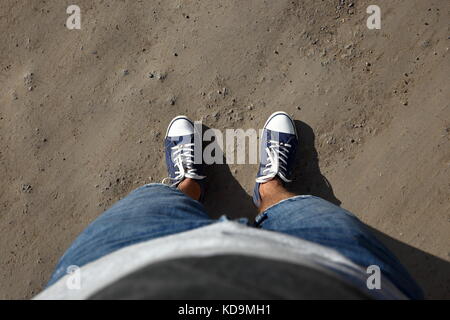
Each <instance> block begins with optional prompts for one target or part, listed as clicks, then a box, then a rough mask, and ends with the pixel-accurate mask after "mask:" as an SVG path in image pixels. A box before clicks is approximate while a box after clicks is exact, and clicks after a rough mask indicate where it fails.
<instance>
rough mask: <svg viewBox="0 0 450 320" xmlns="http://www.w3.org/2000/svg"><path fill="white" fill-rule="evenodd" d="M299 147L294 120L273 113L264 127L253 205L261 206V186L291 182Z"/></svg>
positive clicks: (284, 114) (282, 114)
mask: <svg viewBox="0 0 450 320" xmlns="http://www.w3.org/2000/svg"><path fill="white" fill-rule="evenodd" d="M297 147H298V136H297V131H296V129H295V123H294V120H292V118H291V117H290V116H289V115H288V114H287V113H286V112H282V111H278V112H275V113H273V114H272V115H271V116H270V117H269V119H268V120H267V121H266V124H265V125H264V128H263V131H262V135H261V143H260V160H259V170H258V174H257V175H256V183H255V188H254V190H253V203H254V204H255V205H256V206H257V207H259V206H260V205H261V195H260V194H259V186H260V185H261V184H262V183H266V182H268V181H270V180H272V179H274V178H279V179H280V180H281V181H282V182H284V183H289V182H291V181H292V180H291V176H292V171H293V168H294V164H295V154H296V152H297Z"/></svg>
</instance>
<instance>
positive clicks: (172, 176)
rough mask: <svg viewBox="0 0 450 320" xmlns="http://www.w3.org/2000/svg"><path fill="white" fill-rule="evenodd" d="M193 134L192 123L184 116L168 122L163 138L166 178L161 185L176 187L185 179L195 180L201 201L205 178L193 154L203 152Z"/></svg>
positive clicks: (199, 140) (201, 166)
mask: <svg viewBox="0 0 450 320" xmlns="http://www.w3.org/2000/svg"><path fill="white" fill-rule="evenodd" d="M195 134H196V133H195V127H194V123H193V122H192V121H191V120H189V119H188V118H187V117H186V116H178V117H175V118H174V119H173V120H172V121H171V122H170V124H169V127H168V128H167V132H166V136H165V138H164V149H165V153H166V164H167V171H168V177H167V178H165V179H164V180H163V183H168V184H169V185H171V186H173V187H176V186H178V185H179V184H180V183H181V182H182V181H183V180H184V179H185V178H191V179H194V180H197V182H198V183H199V185H200V188H201V190H202V192H201V193H202V194H201V196H200V199H203V194H204V184H203V180H204V179H205V178H206V176H204V175H203V165H202V164H196V163H195V161H194V160H195V158H194V152H196V151H197V150H199V151H200V152H203V151H202V146H201V143H202V142H201V139H194V137H195ZM195 143H200V146H195Z"/></svg>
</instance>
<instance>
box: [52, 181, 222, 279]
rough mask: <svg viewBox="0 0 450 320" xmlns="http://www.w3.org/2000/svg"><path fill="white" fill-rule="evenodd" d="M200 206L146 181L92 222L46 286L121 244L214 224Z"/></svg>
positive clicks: (172, 190) (67, 252)
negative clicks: (72, 267)
mask: <svg viewBox="0 0 450 320" xmlns="http://www.w3.org/2000/svg"><path fill="white" fill-rule="evenodd" d="M214 221H215V220H212V219H210V218H209V217H208V214H207V213H206V211H205V209H204V207H203V205H202V204H201V203H200V202H198V201H195V200H193V199H191V198H189V197H187V196H186V195H184V194H183V193H182V192H181V191H179V190H178V189H175V188H171V187H169V186H166V185H162V184H149V185H145V186H143V187H140V188H138V189H136V190H134V191H133V192H131V193H130V194H129V195H128V196H127V197H126V198H124V199H122V200H120V201H118V202H117V203H116V204H115V205H114V206H112V207H111V208H110V209H108V210H107V211H105V212H104V213H103V214H102V215H101V216H100V217H99V218H97V219H96V220H95V221H93V222H92V223H91V224H90V225H89V226H88V227H87V228H86V229H85V230H84V231H83V232H82V233H81V234H80V235H79V236H78V238H77V239H76V240H75V241H74V242H73V244H72V245H71V246H70V248H69V249H68V250H67V251H66V253H65V254H64V255H63V256H62V258H61V259H60V261H59V263H58V265H57V267H56V270H55V272H54V273H53V275H52V277H51V279H50V281H49V283H48V285H47V286H50V285H52V284H53V283H55V282H56V281H58V280H59V279H60V278H61V277H63V276H64V275H65V274H66V270H67V267H69V266H70V265H76V266H78V267H81V266H83V265H85V264H87V263H89V262H92V261H94V260H96V259H98V258H101V257H102V256H105V255H107V254H109V253H111V252H113V251H116V250H118V249H121V248H123V247H126V246H129V245H132V244H135V243H138V242H142V241H146V240H151V239H154V238H158V237H162V236H167V235H171V234H175V233H179V232H183V231H188V230H192V229H195V228H199V227H203V226H206V225H208V224H211V223H213V222H214Z"/></svg>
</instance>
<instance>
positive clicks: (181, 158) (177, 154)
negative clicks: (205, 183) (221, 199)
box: [162, 143, 205, 186]
mask: <svg viewBox="0 0 450 320" xmlns="http://www.w3.org/2000/svg"><path fill="white" fill-rule="evenodd" d="M193 148H194V144H193V143H186V144H179V145H177V146H175V147H172V150H173V152H172V161H173V162H174V166H175V168H176V169H178V170H176V171H175V174H176V176H175V177H173V178H171V177H167V178H164V179H163V181H162V183H167V182H169V183H170V184H171V185H172V186H176V185H177V184H178V183H180V182H181V181H182V180H183V179H184V178H191V179H196V180H200V179H203V178H205V176H200V175H198V174H197V172H196V170H197V169H195V168H194V149H193Z"/></svg>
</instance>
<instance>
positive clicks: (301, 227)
mask: <svg viewBox="0 0 450 320" xmlns="http://www.w3.org/2000/svg"><path fill="white" fill-rule="evenodd" d="M260 190H261V191H260V193H261V200H262V201H261V204H262V205H264V208H263V207H260V208H261V209H263V210H262V211H261V214H260V215H259V216H258V217H257V219H256V226H257V227H259V228H262V229H265V230H270V231H276V232H280V233H284V234H288V235H291V236H295V237H298V238H301V239H304V240H307V241H311V242H314V243H318V244H321V245H323V246H326V247H329V248H332V249H334V250H336V251H337V252H339V253H341V254H342V255H343V256H345V257H347V258H348V259H349V260H351V261H353V262H354V263H356V264H358V265H360V266H362V267H364V268H367V267H368V266H370V265H377V266H379V267H380V270H381V271H382V273H383V275H385V276H386V277H387V278H388V279H389V280H391V282H392V283H394V284H395V285H396V286H397V287H398V288H399V289H400V290H401V291H402V292H403V293H405V294H406V295H407V296H408V297H410V298H412V299H422V298H423V294H422V291H421V289H420V288H419V286H418V285H417V284H416V282H415V281H414V280H413V279H412V277H411V276H410V274H409V273H408V271H407V270H406V269H405V268H404V267H403V266H402V265H401V263H400V262H399V261H398V259H397V258H396V257H395V256H394V255H393V254H392V253H391V252H390V251H389V250H388V249H387V248H386V247H385V246H384V245H383V244H382V243H381V242H380V241H378V239H376V238H375V236H374V235H373V234H372V233H371V232H370V231H369V230H368V228H367V227H366V226H365V225H364V224H363V223H362V222H361V221H360V220H359V219H358V218H356V217H355V216H354V215H353V214H352V213H350V212H348V211H346V210H344V209H342V208H340V207H338V206H335V205H334V204H332V203H330V202H328V201H325V200H323V199H321V198H318V197H314V196H293V195H292V194H291V193H289V192H288V191H287V190H286V189H284V187H283V186H282V185H281V184H280V183H279V182H277V181H276V180H272V181H269V182H267V183H266V184H265V185H261V187H260ZM268 193H269V194H268ZM274 194H276V195H277V196H274ZM266 197H267V199H266Z"/></svg>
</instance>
